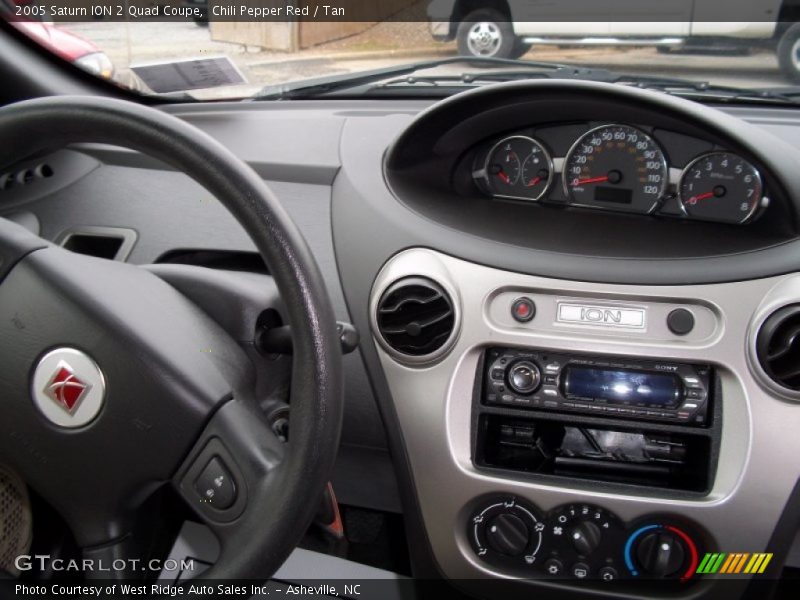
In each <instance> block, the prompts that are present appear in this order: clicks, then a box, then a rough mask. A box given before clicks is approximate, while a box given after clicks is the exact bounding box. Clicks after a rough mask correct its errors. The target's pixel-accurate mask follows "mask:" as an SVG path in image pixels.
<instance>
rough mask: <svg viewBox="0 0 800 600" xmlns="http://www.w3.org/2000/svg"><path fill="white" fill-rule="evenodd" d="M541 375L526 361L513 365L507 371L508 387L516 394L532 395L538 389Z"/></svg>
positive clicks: (534, 366) (536, 368)
mask: <svg viewBox="0 0 800 600" xmlns="http://www.w3.org/2000/svg"><path fill="white" fill-rule="evenodd" d="M541 379H542V373H541V371H539V367H537V366H536V365H535V364H533V363H532V362H530V361H528V360H524V361H520V362H518V363H515V364H514V365H513V366H512V367H511V368H510V369H509V370H508V387H510V388H511V389H512V390H514V391H515V392H517V393H518V394H532V393H533V392H535V391H536V390H537V389H538V388H539V383H540V381H541Z"/></svg>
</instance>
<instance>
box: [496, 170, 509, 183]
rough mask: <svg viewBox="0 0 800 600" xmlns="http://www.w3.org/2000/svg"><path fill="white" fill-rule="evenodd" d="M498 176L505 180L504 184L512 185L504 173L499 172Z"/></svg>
mask: <svg viewBox="0 0 800 600" xmlns="http://www.w3.org/2000/svg"><path fill="white" fill-rule="evenodd" d="M497 176H498V177H499V178H500V179H502V180H503V183H511V179H509V178H508V175H506V174H505V173H504V172H503V171H498V172H497Z"/></svg>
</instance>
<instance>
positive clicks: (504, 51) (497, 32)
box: [456, 10, 517, 58]
mask: <svg viewBox="0 0 800 600" xmlns="http://www.w3.org/2000/svg"><path fill="white" fill-rule="evenodd" d="M456 38H457V40H458V53H459V54H461V55H462V56H478V57H482V58H511V56H512V55H513V53H514V50H515V48H516V42H517V39H516V37H515V36H514V28H513V27H512V25H511V23H509V22H508V21H507V20H505V19H504V17H503V15H501V14H500V13H499V12H497V11H495V10H475V11H472V12H471V13H469V14H468V15H467V16H466V17H464V20H463V21H461V23H459V25H458V32H457V33H456Z"/></svg>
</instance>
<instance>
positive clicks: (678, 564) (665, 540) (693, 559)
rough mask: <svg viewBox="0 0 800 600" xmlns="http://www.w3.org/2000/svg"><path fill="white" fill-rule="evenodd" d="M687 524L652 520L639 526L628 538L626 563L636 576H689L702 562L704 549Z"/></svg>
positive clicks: (657, 577)
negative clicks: (699, 561)
mask: <svg viewBox="0 0 800 600" xmlns="http://www.w3.org/2000/svg"><path fill="white" fill-rule="evenodd" d="M693 537H694V536H690V535H689V534H688V533H686V531H684V526H683V525H681V526H676V525H673V524H670V523H651V524H648V525H644V526H641V527H639V528H638V529H636V531H634V532H633V533H632V534H631V535H630V536H629V537H628V540H627V541H626V542H625V563H626V565H627V567H628V570H629V571H630V574H631V575H632V576H633V577H647V578H651V579H677V578H680V579H686V578H688V577H691V576H692V575H693V574H694V572H695V570H696V569H697V564H698V562H697V561H698V555H699V554H700V551H699V549H698V547H697V544H696V542H695V541H694V539H693Z"/></svg>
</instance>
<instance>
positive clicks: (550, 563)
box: [544, 558, 564, 577]
mask: <svg viewBox="0 0 800 600" xmlns="http://www.w3.org/2000/svg"><path fill="white" fill-rule="evenodd" d="M544 572H545V573H547V574H548V575H552V576H554V577H557V576H559V575H561V574H563V573H564V565H563V564H562V563H561V561H560V560H558V559H557V558H549V559H547V560H546V561H545V563H544Z"/></svg>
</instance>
